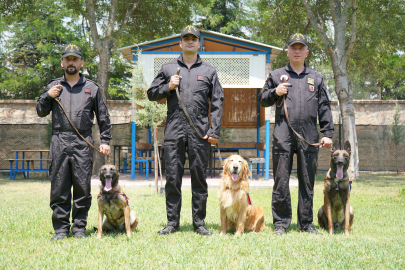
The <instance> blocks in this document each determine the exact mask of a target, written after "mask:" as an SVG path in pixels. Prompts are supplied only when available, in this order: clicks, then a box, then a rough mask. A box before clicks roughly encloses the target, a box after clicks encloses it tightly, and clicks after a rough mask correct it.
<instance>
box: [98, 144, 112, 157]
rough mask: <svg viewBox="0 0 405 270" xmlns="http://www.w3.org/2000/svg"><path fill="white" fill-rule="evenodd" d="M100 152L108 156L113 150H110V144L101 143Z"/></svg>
mask: <svg viewBox="0 0 405 270" xmlns="http://www.w3.org/2000/svg"><path fill="white" fill-rule="evenodd" d="M100 152H101V153H102V154H103V155H106V156H108V155H109V154H110V153H111V152H110V146H109V145H108V144H101V145H100Z"/></svg>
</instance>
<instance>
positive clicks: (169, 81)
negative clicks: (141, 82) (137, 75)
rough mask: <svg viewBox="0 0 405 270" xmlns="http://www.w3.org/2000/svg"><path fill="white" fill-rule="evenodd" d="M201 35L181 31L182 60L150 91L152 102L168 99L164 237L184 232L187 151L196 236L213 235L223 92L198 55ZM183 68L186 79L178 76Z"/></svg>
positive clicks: (160, 76) (189, 29)
mask: <svg viewBox="0 0 405 270" xmlns="http://www.w3.org/2000/svg"><path fill="white" fill-rule="evenodd" d="M199 38H200V31H199V30H198V29H197V28H195V27H194V26H191V25H189V26H187V27H185V28H184V29H183V30H182V31H181V40H180V47H181V49H182V52H183V53H182V54H181V55H180V56H179V57H178V58H177V59H174V60H172V61H169V62H167V63H165V64H164V65H163V66H162V68H161V70H160V71H159V73H158V75H157V76H156V78H155V80H154V81H153V82H152V85H151V87H150V88H149V90H148V98H149V100H151V101H158V100H161V99H163V98H167V109H168V111H167V118H166V129H165V136H164V143H163V148H164V159H165V163H166V186H165V191H166V212H167V220H168V222H167V226H166V227H165V228H164V229H163V230H160V231H159V232H158V234H159V235H163V234H169V233H173V232H176V231H178V230H179V221H180V209H181V182H182V177H183V173H184V163H185V152H186V149H187V152H188V158H189V164H190V172H191V186H192V214H193V226H194V231H196V232H197V233H199V234H201V235H212V232H210V231H208V230H207V228H205V226H204V219H205V215H206V204H207V197H208V190H207V182H206V178H207V176H206V170H207V164H208V159H209V152H210V144H215V143H217V141H218V137H219V133H220V130H221V124H222V101H223V100H224V94H223V89H222V87H221V85H220V83H219V81H218V76H217V72H216V70H215V68H214V67H213V66H211V65H210V64H208V63H206V62H205V61H202V60H201V58H200V56H199V55H198V54H197V51H198V49H199V48H200V41H199ZM178 67H180V68H181V70H180V76H178V75H176V70H177V68H178ZM176 85H178V87H179V91H180V97H181V99H182V101H183V103H184V106H185V108H186V110H187V112H188V114H189V115H190V118H191V120H192V121H193V123H194V125H195V127H196V129H197V131H198V133H199V134H200V135H201V136H204V137H203V139H202V138H200V137H199V136H198V135H197V134H196V132H195V131H194V130H193V128H192V127H191V126H190V124H189V121H188V120H187V118H186V116H185V114H184V112H183V110H182V108H181V107H180V103H179V100H178V98H177V95H176V91H175V86H176ZM209 99H210V100H211V128H210V123H209V122H208V111H209Z"/></svg>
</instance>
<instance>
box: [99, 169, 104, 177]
mask: <svg viewBox="0 0 405 270" xmlns="http://www.w3.org/2000/svg"><path fill="white" fill-rule="evenodd" d="M103 168H104V166H101V168H100V171H99V172H98V177H99V178H100V179H101V176H102V173H101V172H102V171H103Z"/></svg>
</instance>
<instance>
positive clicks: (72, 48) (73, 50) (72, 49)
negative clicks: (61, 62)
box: [62, 43, 82, 59]
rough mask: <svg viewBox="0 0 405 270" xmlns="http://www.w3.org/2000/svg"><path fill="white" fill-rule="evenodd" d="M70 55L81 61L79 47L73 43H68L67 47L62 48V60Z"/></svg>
mask: <svg viewBox="0 0 405 270" xmlns="http://www.w3.org/2000/svg"><path fill="white" fill-rule="evenodd" d="M70 55H73V56H76V57H77V58H80V59H82V51H81V50H80V47H79V46H77V45H75V44H73V43H70V44H69V45H66V46H65V47H63V51H62V58H65V57H68V56H70Z"/></svg>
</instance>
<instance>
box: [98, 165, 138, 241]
mask: <svg viewBox="0 0 405 270" xmlns="http://www.w3.org/2000/svg"><path fill="white" fill-rule="evenodd" d="M118 179H119V173H118V171H117V167H115V166H114V165H110V164H109V165H104V166H102V167H101V169H100V194H99V195H98V196H97V204H98V230H97V239H101V235H102V233H103V231H108V232H124V231H126V233H127V236H128V237H131V231H133V230H135V229H136V226H137V225H138V218H137V217H136V215H135V211H131V210H130V209H129V204H128V198H127V196H126V195H125V193H124V192H123V191H122V188H121V187H120V186H119V184H118ZM104 214H105V215H106V217H107V218H106V219H105V220H104V222H103V215H104Z"/></svg>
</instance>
